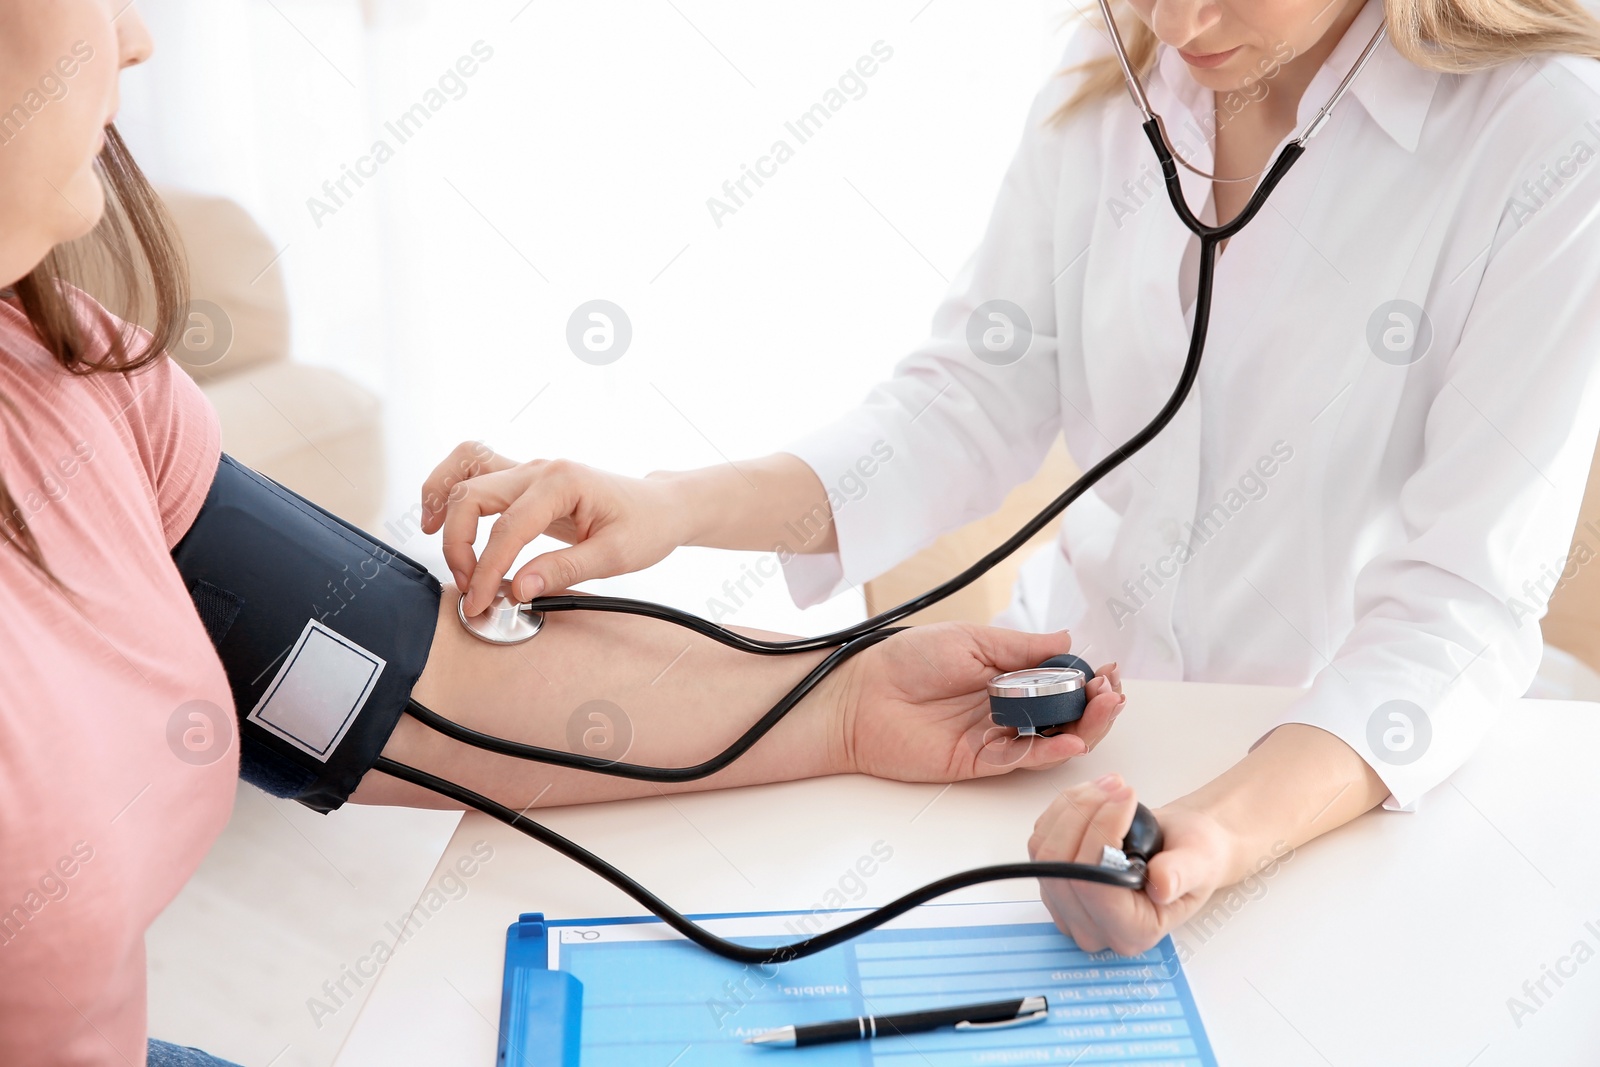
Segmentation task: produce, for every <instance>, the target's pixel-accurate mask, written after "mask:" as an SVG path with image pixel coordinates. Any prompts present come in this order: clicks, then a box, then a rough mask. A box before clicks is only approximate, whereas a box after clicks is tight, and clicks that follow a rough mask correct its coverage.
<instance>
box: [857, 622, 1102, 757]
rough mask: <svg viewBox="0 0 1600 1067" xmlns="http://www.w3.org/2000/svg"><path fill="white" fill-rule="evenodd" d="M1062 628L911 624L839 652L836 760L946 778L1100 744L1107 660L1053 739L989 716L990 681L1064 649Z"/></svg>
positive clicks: (1067, 639) (1066, 642)
mask: <svg viewBox="0 0 1600 1067" xmlns="http://www.w3.org/2000/svg"><path fill="white" fill-rule="evenodd" d="M1071 645H1072V640H1071V638H1070V637H1069V636H1068V635H1067V634H1066V633H1065V632H1064V631H1063V632H1059V633H1053V634H1030V633H1023V632H1021V631H1018V630H1008V629H1004V628H1001V627H996V626H976V625H972V624H968V623H956V622H946V623H937V624H933V625H928V626H916V627H913V628H911V629H908V630H903V631H901V632H900V633H897V634H895V635H894V636H892V637H889V638H887V639H885V640H884V641H881V642H879V643H878V644H876V645H873V646H872V647H871V648H869V649H867V650H866V651H864V652H862V653H861V654H859V655H857V656H856V657H854V658H853V659H850V660H847V661H846V662H845V664H844V665H843V666H842V667H840V668H839V673H841V674H844V675H845V687H844V690H843V691H844V694H845V696H844V699H843V701H842V702H841V707H842V709H843V711H842V722H841V726H842V738H843V741H842V743H843V745H844V748H845V758H844V761H843V765H844V767H845V768H846V769H847V770H851V771H856V772H859V773H861V774H871V775H874V776H876V777H879V778H891V779H895V780H898V781H904V782H954V781H960V780H962V779H966V778H983V777H987V776H990V775H996V774H1005V773H1006V772H1008V771H1012V770H1017V769H1039V768H1045V767H1055V766H1058V765H1060V764H1062V763H1064V762H1066V761H1067V760H1069V759H1071V758H1072V757H1074V756H1081V755H1083V753H1085V752H1087V751H1089V750H1090V749H1092V748H1093V747H1094V746H1095V745H1097V744H1099V742H1100V739H1101V738H1103V737H1104V736H1105V735H1106V732H1107V731H1108V730H1110V729H1111V724H1112V722H1113V721H1114V720H1115V719H1116V717H1117V714H1118V712H1119V711H1120V710H1121V708H1122V705H1123V702H1124V700H1125V698H1124V697H1123V696H1122V680H1121V677H1120V675H1119V674H1118V672H1117V670H1116V665H1115V664H1111V665H1109V666H1107V667H1102V668H1099V669H1098V670H1097V671H1096V672H1095V679H1094V681H1092V682H1090V683H1089V690H1088V691H1089V705H1088V708H1087V709H1086V710H1085V711H1084V714H1083V717H1082V718H1081V719H1079V720H1078V721H1077V722H1075V723H1072V724H1071V725H1070V726H1069V727H1068V728H1067V730H1066V731H1065V732H1063V733H1059V734H1056V735H1055V736H1053V737H1026V738H1025V737H1018V736H1016V733H1015V731H1013V730H1009V729H1004V728H1002V727H998V726H995V725H994V723H993V722H992V721H991V720H990V718H989V696H988V691H987V686H988V684H989V679H990V678H992V677H993V676H994V675H996V674H1000V673H1001V672H1003V671H1015V670H1021V669H1023V668H1025V667H1037V666H1038V665H1039V664H1040V663H1042V662H1044V661H1045V660H1047V659H1049V658H1050V657H1051V656H1057V655H1060V654H1061V653H1063V652H1066V651H1068V650H1069V648H1070V647H1071Z"/></svg>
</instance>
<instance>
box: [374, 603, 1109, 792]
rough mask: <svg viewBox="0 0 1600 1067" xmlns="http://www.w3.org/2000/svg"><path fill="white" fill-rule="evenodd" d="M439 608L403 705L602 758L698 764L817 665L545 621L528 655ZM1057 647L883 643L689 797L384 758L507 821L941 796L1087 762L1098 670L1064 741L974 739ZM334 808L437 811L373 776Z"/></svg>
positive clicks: (592, 619)
mask: <svg viewBox="0 0 1600 1067" xmlns="http://www.w3.org/2000/svg"><path fill="white" fill-rule="evenodd" d="M457 595H458V594H457V591H456V590H455V588H454V587H453V586H450V585H446V587H445V591H444V597H443V599H442V600H441V602H440V608H439V616H438V619H437V623H436V627H435V630H434V639H433V647H432V651H431V652H430V654H429V658H428V665H427V668H426V669H425V670H424V671H423V673H422V677H421V679H420V680H419V681H418V683H417V685H416V688H415V689H414V691H413V696H414V697H415V699H416V700H417V701H418V702H419V703H421V704H423V705H424V706H426V707H428V708H431V709H432V710H434V711H436V712H438V713H439V714H441V715H443V716H445V717H447V718H449V719H452V720H454V721H456V722H459V723H461V724H462V725H465V726H469V727H471V728H473V729H475V730H479V731H482V732H484V733H489V734H494V735H496V736H499V737H504V738H507V739H510V740H514V741H521V742H524V743H528V744H534V745H540V746H544V747H547V748H556V749H562V750H566V751H572V752H578V753H583V754H588V755H595V756H600V757H602V758H605V759H607V760H616V761H622V762H627V763H634V764H645V765H650V766H658V767H678V766H688V765H692V764H697V763H700V762H702V761H704V760H705V759H707V758H709V757H710V756H713V755H715V754H716V753H718V752H720V751H722V750H723V749H724V748H726V747H727V746H728V745H729V744H731V743H732V742H733V741H734V740H735V739H737V738H738V737H739V736H740V735H741V734H743V733H744V732H745V731H746V730H747V729H748V728H749V727H750V725H751V724H752V723H754V722H755V721H756V720H757V719H758V718H760V717H761V715H763V714H764V713H765V712H766V711H767V710H768V709H769V708H770V707H772V705H773V704H775V703H776V702H777V701H778V700H779V699H780V698H781V697H782V696H783V694H784V693H786V692H788V691H789V689H790V688H792V687H793V686H794V685H795V683H796V682H798V681H799V680H800V679H801V678H802V677H804V676H805V675H806V673H808V672H809V671H810V670H811V669H812V668H813V667H815V666H816V665H817V664H818V663H819V662H821V661H822V660H823V659H824V658H826V656H827V655H828V653H827V652H825V651H821V652H811V653H804V654H799V655H789V656H757V655H751V654H749V653H745V652H740V651H737V650H734V649H730V648H727V647H726V646H724V645H721V644H718V643H717V642H715V641H712V640H710V639H709V638H705V637H702V636H700V635H699V634H696V633H694V632H692V631H690V630H686V629H683V628H682V627H678V626H673V625H670V624H667V623H662V622H658V621H655V620H650V619H642V618H639V617H636V616H630V615H622V614H614V613H609V612H585V611H569V612H552V613H550V614H548V615H546V617H545V624H544V629H543V630H542V631H541V632H540V633H539V635H538V636H537V637H535V638H534V639H533V640H532V641H530V642H528V643H526V644H522V645H515V646H505V647H502V646H496V645H490V644H486V643H484V642H482V641H479V640H478V639H477V638H474V637H472V636H471V635H470V634H468V633H466V632H465V631H464V630H463V629H462V628H461V626H460V625H459V623H458V622H457V620H456V615H455V605H456V599H457ZM741 632H744V633H747V634H750V635H753V636H765V637H776V636H779V635H774V634H767V633H763V632H761V631H755V630H742V631H741ZM1069 645H1070V641H1069V639H1068V637H1067V635H1066V634H1065V633H1057V634H1025V633H1019V632H1016V631H1011V630H1002V629H997V628H992V627H983V626H970V625H966V624H960V623H944V624H939V625H934V626H925V627H918V628H916V629H913V630H910V631H907V632H904V633H901V634H896V635H895V636H893V637H890V638H888V639H887V640H885V641H883V642H880V643H879V644H877V645H875V646H873V647H872V648H869V649H867V650H866V651H864V652H861V653H859V654H858V655H856V656H855V657H853V658H852V659H850V660H849V661H848V662H846V663H845V664H842V665H841V666H839V667H838V668H836V669H835V670H834V671H833V672H832V673H831V674H830V675H829V676H828V677H827V678H825V679H824V680H823V681H822V682H821V684H819V685H818V686H817V687H816V688H815V689H813V690H812V691H811V693H809V694H808V695H807V696H806V697H805V698H804V699H803V700H802V701H801V702H800V703H799V704H798V705H797V706H796V707H795V708H794V709H793V710H792V711H791V712H790V713H789V714H788V715H787V716H786V717H785V718H784V719H783V721H782V722H780V723H779V724H778V725H777V726H776V727H774V728H773V729H772V730H771V731H770V732H769V733H768V734H767V735H766V736H765V737H763V738H762V739H761V740H760V741H759V742H757V743H756V745H755V746H754V747H753V748H752V749H750V751H748V752H747V753H745V754H744V755H743V756H742V757H741V758H739V759H738V760H736V761H735V762H734V763H733V764H732V765H731V766H730V767H728V768H726V769H724V770H722V771H719V772H718V773H716V774H714V775H711V776H709V777H707V778H703V779H700V780H697V781H693V782H686V783H678V784H659V783H652V782H640V781H634V780H631V779H624V778H617V777H613V776H609V775H603V774H596V773H593V772H589V771H581V770H572V769H568V768H560V767H552V766H549V765H547V764H542V763H535V762H530V761H526V760H520V759H516V758H513V757H509V756H501V755H496V754H493V753H489V752H484V751H481V750H478V749H475V748H472V747H470V746H467V745H464V744H461V743H459V742H456V741H452V740H450V739H448V738H446V737H444V736H442V735H440V734H438V733H436V732H435V731H433V730H431V729H429V728H427V727H426V726H424V725H422V724H421V723H419V722H417V721H415V720H413V719H412V718H410V717H409V716H407V717H403V718H402V719H401V721H400V724H399V726H398V727H397V728H396V730H395V732H394V735H393V736H392V737H391V738H390V740H389V743H388V745H386V746H385V748H384V755H385V756H387V757H389V758H391V759H393V760H396V761H398V762H400V763H405V764H409V765H410V766H413V767H417V768H420V769H422V770H425V771H428V772H430V773H432V774H435V775H438V776H440V777H442V778H446V779H449V780H451V781H453V782H456V783H457V784H460V785H464V786H466V787H468V788H470V789H473V790H475V791H476V792H479V793H482V794H484V795H486V796H489V797H491V798H493V799H495V800H497V801H499V802H501V803H502V804H505V805H507V806H509V807H512V808H515V809H518V810H521V809H523V808H526V807H528V806H540V807H543V806H549V805H554V804H575V803H585V802H589V801H599V800H614V799H620V798H624V797H633V796H648V795H654V794H656V793H673V792H684V791H689V790H701V789H717V788H723V787H726V786H732V785H745V784H750V783H754V782H771V781H784V780H788V779H794V778H806V777H812V776H815V775H824V774H840V773H848V772H857V771H859V772H862V773H868V774H875V775H878V776H880V777H886V778H898V779H904V780H908V781H939V782H943V781H954V780H957V779H961V778H970V777H978V776H981V775H987V774H997V773H1003V772H1005V771H1008V770H1013V769H1018V768H1037V767H1049V766H1055V765H1057V764H1059V763H1061V762H1063V761H1064V760H1067V759H1070V758H1071V757H1072V756H1075V755H1079V754H1081V753H1082V752H1084V751H1087V749H1088V748H1089V747H1091V746H1092V745H1093V744H1095V743H1096V742H1097V741H1098V740H1099V739H1100V737H1102V736H1104V734H1105V732H1106V730H1107V729H1109V728H1110V724H1111V721H1112V719H1113V718H1114V717H1115V714H1116V711H1117V710H1119V708H1120V705H1121V697H1120V695H1119V693H1118V691H1117V690H1118V689H1119V688H1120V685H1119V684H1117V683H1118V679H1117V678H1116V676H1115V672H1114V671H1113V672H1112V673H1111V675H1110V676H1109V677H1107V676H1106V675H1105V673H1104V672H1102V674H1101V677H1099V678H1097V679H1096V680H1095V682H1094V683H1092V684H1091V688H1090V696H1091V700H1090V703H1089V709H1088V711H1087V712H1086V713H1085V715H1084V718H1083V719H1082V720H1081V721H1080V722H1079V723H1077V724H1075V730H1074V731H1073V732H1070V733H1065V734H1061V735H1058V736H1056V737H1052V738H1038V739H1034V740H1032V741H1031V742H1030V741H1026V740H1018V739H1015V738H1004V737H1002V736H1000V735H1001V731H998V730H995V729H993V728H992V727H990V726H989V721H988V699H987V696H986V694H985V690H984V686H985V684H986V683H987V682H988V679H989V678H990V677H991V676H992V675H994V674H996V673H998V672H1000V671H1007V670H1017V669H1020V668H1023V667H1031V666H1035V665H1037V664H1038V663H1040V662H1042V661H1043V660H1045V659H1047V658H1048V657H1050V656H1053V655H1056V654H1058V653H1061V652H1064V651H1066V650H1067V648H1068V646H1069ZM352 799H353V800H354V801H356V802H358V803H376V804H407V805H412V806H426V807H434V806H437V807H447V806H452V805H450V804H449V802H448V801H445V800H443V798H440V797H438V796H436V795H435V794H432V793H429V792H427V791H426V790H423V789H420V788H418V787H415V786H412V785H410V784H409V783H405V782H400V781H398V780H396V779H394V778H392V777H390V776H388V775H384V774H382V773H380V772H377V771H374V772H371V773H369V774H368V775H367V777H366V778H365V779H364V780H363V781H362V783H361V787H360V788H359V789H358V790H357V791H356V793H355V795H354V796H353V797H352Z"/></svg>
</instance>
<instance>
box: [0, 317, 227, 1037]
mask: <svg viewBox="0 0 1600 1067" xmlns="http://www.w3.org/2000/svg"><path fill="white" fill-rule="evenodd" d="M78 315H79V318H80V321H82V322H83V323H84V326H85V328H86V329H87V330H88V331H90V333H91V335H92V336H94V337H96V338H99V339H101V344H103V339H104V338H105V337H106V336H107V331H108V330H111V329H115V328H118V327H119V326H120V325H121V324H120V323H119V322H118V321H117V320H116V319H115V318H114V317H112V316H111V315H109V314H108V313H107V312H105V311H104V310H103V309H101V308H100V307H99V306H98V305H96V304H94V303H93V302H92V301H90V300H89V299H88V298H87V297H82V298H81V299H80V301H79V304H78ZM140 340H141V342H142V340H143V337H142V335H141V338H140ZM100 350H102V351H103V349H100ZM140 350H142V349H140ZM0 398H4V401H8V402H9V403H10V404H11V405H14V407H15V410H14V411H9V410H7V409H6V406H5V404H4V403H3V402H0V477H3V478H4V481H5V484H6V486H7V488H8V489H9V490H10V493H11V495H12V498H13V509H14V514H12V515H5V516H0V527H3V528H4V530H5V531H6V532H7V533H11V532H14V528H13V527H11V526H10V525H8V524H5V520H7V519H9V520H11V521H12V522H14V521H16V514H15V513H16V512H19V513H20V515H21V517H22V519H23V520H24V521H25V522H26V523H27V525H29V526H30V527H31V528H32V530H33V533H34V537H35V538H36V539H37V540H38V542H39V545H40V547H41V549H42V551H43V555H44V559H45V562H46V563H47V564H48V565H49V566H50V568H51V569H52V570H53V571H54V573H55V575H56V576H57V577H58V578H59V579H60V580H61V582H62V583H63V584H64V585H65V586H66V588H67V589H69V590H71V591H72V594H73V596H72V597H71V598H70V599H69V597H68V596H67V595H65V594H63V593H62V592H60V591H58V590H56V589H55V588H54V587H53V586H52V585H51V584H50V583H49V581H48V580H47V579H46V578H44V577H43V576H42V575H41V574H40V573H39V572H38V571H37V570H35V569H34V568H33V567H32V566H31V565H30V564H28V563H27V562H26V560H25V559H24V557H23V555H22V553H21V552H20V551H18V550H16V549H14V548H13V547H11V546H9V545H6V544H5V543H4V542H3V541H0V649H3V651H0V657H3V658H0V664H3V675H0V1064H17V1065H19V1067H20V1065H22V1064H28V1065H40V1067H43V1065H49V1067H56V1065H67V1064H71V1065H78V1064H118V1065H120V1064H133V1065H135V1067H138V1065H142V1064H143V1063H144V1062H145V1041H146V1033H145V1030H146V1021H145V956H144V934H145V929H146V928H147V927H148V926H149V925H150V923H151V921H152V920H154V918H155V917H156V915H157V914H158V913H159V912H160V911H161V910H162V909H163V908H164V907H166V905H167V904H168V903H169V902H170V901H171V900H172V898H173V897H174V896H175V895H176V894H177V892H178V890H179V888H180V887H182V885H183V884H184V882H186V881H187V880H188V879H189V877H190V875H191V874H193V873H194V870H195V868H196V867H197V866H198V865H199V863H200V859H201V857H202V856H204V855H205V853H206V850H207V849H208V848H209V847H210V845H211V843H212V841H213V840H215V838H216V836H217V834H218V833H220V832H221V830H222V828H223V825H224V824H225V823H226V822H227V821H228V816H229V813H230V812H231V811H232V808H233V795H234V783H235V781H236V778H237V774H238V744H237V739H236V730H235V729H234V726H233V722H234V720H233V700H232V696H231V695H230V693H229V690H228V683H227V678H226V676H225V675H224V674H223V671H222V666H221V664H220V663H219V662H218V660H217V657H216V654H215V653H214V651H213V650H212V647H211V643H210V642H209V640H207V638H206V634H205V631H204V629H203V628H202V627H201V625H200V620H199V618H198V616H197V615H196V614H195V611H194V608H193V606H192V604H191V602H190V599H189V595H188V593H187V591H186V590H185V589H184V586H183V582H182V580H181V579H180V578H179V575H178V572H177V569H176V568H175V567H174V566H173V563H172V559H171V556H170V555H169V552H170V549H171V546H172V545H174V544H176V543H177V541H178V540H179V538H181V537H182V535H183V533H184V531H185V530H187V529H188V526H189V524H190V523H191V522H192V521H193V520H194V516H195V513H196V512H198V511H199V509H200V505H201V503H202V502H203V501H204V499H205V494H206V492H207V490H208V489H209V488H210V484H211V478H212V475H213V473H214V472H215V470H216V465H217V458H218V453H219V449H220V433H219V430H218V426H217V419H216V413H215V412H214V411H213V410H212V409H211V407H210V405H209V404H208V403H207V402H206V400H205V398H204V397H203V396H202V395H201V393H200V390H199V389H198V388H197V387H196V386H195V384H194V383H193V382H192V381H191V380H190V379H189V377H188V376H187V375H186V374H184V373H183V372H182V371H181V370H180V369H178V368H176V367H174V366H173V364H172V362H171V361H170V360H168V359H162V360H160V361H159V362H157V363H156V364H154V365H153V366H151V367H149V368H147V369H146V370H143V371H140V372H138V373H136V374H134V375H133V376H131V377H124V376H122V375H118V374H96V375H90V376H81V375H73V374H69V373H67V372H66V371H64V370H63V369H62V368H61V367H60V366H59V365H58V364H57V363H56V362H55V361H54V359H53V358H52V357H51V356H50V354H49V353H48V352H46V351H45V349H44V348H43V347H42V346H41V345H40V344H39V343H38V341H37V339H36V338H35V337H34V335H33V333H32V331H31V329H30V327H29V326H28V323H27V320H26V319H25V318H24V317H23V315H22V314H21V312H20V311H18V310H17V308H16V307H15V306H14V305H12V304H11V303H7V302H5V301H3V300H0ZM196 701H199V702H203V703H198V704H197V703H193V702H196ZM213 724H217V725H213ZM218 726H220V729H219V728H218Z"/></svg>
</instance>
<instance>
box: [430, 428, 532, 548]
mask: <svg viewBox="0 0 1600 1067" xmlns="http://www.w3.org/2000/svg"><path fill="white" fill-rule="evenodd" d="M516 465H517V462H516V460H514V459H508V458H507V457H505V456H502V455H500V454H499V453H498V452H495V451H494V450H493V449H491V448H490V447H489V446H488V445H486V444H484V443H483V442H482V441H463V442H461V443H460V444H459V445H456V447H455V448H453V449H451V450H450V454H449V455H448V456H446V457H445V458H444V460H443V461H442V462H441V463H440V464H439V465H438V466H437V467H435V468H433V473H432V474H429V475H428V477H427V478H426V479H424V480H423V483H422V532H423V533H425V534H431V533H435V532H437V531H438V529H439V526H440V524H441V523H442V522H444V514H445V507H446V505H447V504H448V503H449V501H450V494H451V493H452V492H458V490H457V489H456V486H458V485H460V484H461V483H462V482H465V481H466V480H467V479H469V478H476V477H477V476H478V475H480V474H492V473H494V472H495V471H503V470H506V469H508V468H510V467H515V466H516Z"/></svg>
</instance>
